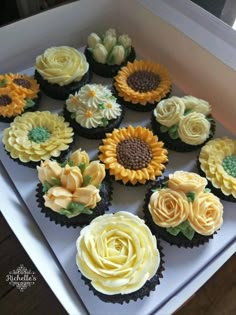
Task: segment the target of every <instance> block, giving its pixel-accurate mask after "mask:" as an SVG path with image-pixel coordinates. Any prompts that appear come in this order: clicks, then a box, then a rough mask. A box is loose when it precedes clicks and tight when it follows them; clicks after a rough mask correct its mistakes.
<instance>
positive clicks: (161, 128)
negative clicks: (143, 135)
mask: <svg viewBox="0 0 236 315" xmlns="http://www.w3.org/2000/svg"><path fill="white" fill-rule="evenodd" d="M160 130H161V132H167V131H168V130H169V128H168V127H166V126H163V125H162V126H161V127H160Z"/></svg>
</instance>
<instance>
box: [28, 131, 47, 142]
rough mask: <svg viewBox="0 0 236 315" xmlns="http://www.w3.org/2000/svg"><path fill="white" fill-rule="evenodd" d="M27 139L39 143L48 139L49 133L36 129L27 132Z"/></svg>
mask: <svg viewBox="0 0 236 315" xmlns="http://www.w3.org/2000/svg"><path fill="white" fill-rule="evenodd" d="M28 138H29V140H30V141H33V142H36V143H40V142H45V141H46V140H47V139H49V138H50V132H49V131H48V130H47V129H45V128H42V127H36V128H33V129H31V130H30V131H29V133H28Z"/></svg>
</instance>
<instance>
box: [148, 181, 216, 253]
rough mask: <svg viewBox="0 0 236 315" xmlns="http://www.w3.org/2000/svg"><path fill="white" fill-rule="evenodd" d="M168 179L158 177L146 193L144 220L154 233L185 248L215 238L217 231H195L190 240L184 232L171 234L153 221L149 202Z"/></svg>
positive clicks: (196, 245)
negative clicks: (154, 191) (206, 234)
mask: <svg viewBox="0 0 236 315" xmlns="http://www.w3.org/2000/svg"><path fill="white" fill-rule="evenodd" d="M168 179H169V177H168V176H165V177H162V178H160V179H158V180H157V181H156V182H155V183H154V184H152V185H151V186H150V187H149V189H148V191H147V193H146V196H145V199H144V205H143V212H144V220H145V222H146V224H147V226H148V227H149V228H150V230H151V231H152V233H153V234H154V235H156V237H158V238H160V239H163V240H164V241H166V242H168V243H169V244H170V245H176V246H178V247H185V248H193V247H198V246H200V245H203V244H205V243H207V242H209V240H210V239H213V235H214V234H216V233H217V232H215V233H214V234H213V235H209V236H205V235H201V234H199V233H197V232H195V234H194V237H193V239H192V240H188V239H187V238H186V237H185V236H184V235H183V234H182V233H179V234H178V235H176V236H174V235H171V234H170V233H168V232H167V231H166V229H165V228H162V227H160V226H158V225H156V224H155V222H154V221H153V219H152V216H151V214H150V212H149V209H148V204H149V201H150V198H151V195H152V193H153V190H154V189H156V188H161V187H162V186H163V183H164V182H166V181H167V180H168Z"/></svg>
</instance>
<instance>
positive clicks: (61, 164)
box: [58, 160, 70, 167]
mask: <svg viewBox="0 0 236 315" xmlns="http://www.w3.org/2000/svg"><path fill="white" fill-rule="evenodd" d="M69 163H70V162H69V161H68V160H65V161H64V162H62V163H58V164H59V165H60V167H65V166H66V165H67V164H69Z"/></svg>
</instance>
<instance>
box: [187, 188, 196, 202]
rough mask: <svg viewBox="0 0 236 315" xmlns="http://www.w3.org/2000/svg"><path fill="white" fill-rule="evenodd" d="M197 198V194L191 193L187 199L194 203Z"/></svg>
mask: <svg viewBox="0 0 236 315" xmlns="http://www.w3.org/2000/svg"><path fill="white" fill-rule="evenodd" d="M195 197H196V193H195V192H194V191H189V192H188V193H187V198H188V201H189V202H194V199H195Z"/></svg>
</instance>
